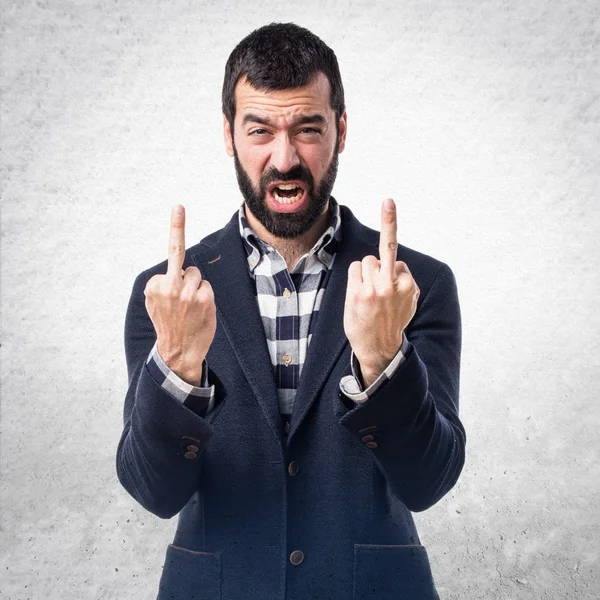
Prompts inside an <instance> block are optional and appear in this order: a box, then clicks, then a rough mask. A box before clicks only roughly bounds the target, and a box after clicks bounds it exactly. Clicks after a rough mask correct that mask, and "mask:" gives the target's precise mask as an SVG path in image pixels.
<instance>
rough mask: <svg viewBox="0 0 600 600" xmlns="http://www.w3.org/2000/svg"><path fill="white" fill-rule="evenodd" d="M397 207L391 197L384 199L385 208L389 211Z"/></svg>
mask: <svg viewBox="0 0 600 600" xmlns="http://www.w3.org/2000/svg"><path fill="white" fill-rule="evenodd" d="M395 208H396V205H395V204H394V201H393V200H392V199H391V198H386V199H385V200H384V201H383V210H387V211H389V212H391V211H393V210H394V209H395Z"/></svg>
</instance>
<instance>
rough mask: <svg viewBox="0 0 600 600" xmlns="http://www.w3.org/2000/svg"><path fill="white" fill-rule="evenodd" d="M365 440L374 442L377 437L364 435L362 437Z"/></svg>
mask: <svg viewBox="0 0 600 600" xmlns="http://www.w3.org/2000/svg"><path fill="white" fill-rule="evenodd" d="M360 439H361V440H362V441H363V442H365V443H366V442H372V441H373V440H374V439H375V438H374V437H373V436H372V435H363V437H361V438H360Z"/></svg>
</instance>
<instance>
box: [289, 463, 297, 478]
mask: <svg viewBox="0 0 600 600" xmlns="http://www.w3.org/2000/svg"><path fill="white" fill-rule="evenodd" d="M298 469H299V467H298V463H297V462H296V461H295V460H293V461H292V462H291V463H290V464H289V465H288V473H289V474H290V475H291V476H292V477H293V476H294V475H296V474H297V473H298Z"/></svg>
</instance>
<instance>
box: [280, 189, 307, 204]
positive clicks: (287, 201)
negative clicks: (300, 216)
mask: <svg viewBox="0 0 600 600" xmlns="http://www.w3.org/2000/svg"><path fill="white" fill-rule="evenodd" d="M293 187H295V186H293ZM303 193H304V192H303V191H302V190H300V189H299V190H298V193H297V194H296V195H295V196H290V197H289V198H283V197H282V196H280V195H279V194H278V193H277V188H275V189H274V190H273V197H274V198H275V200H277V202H279V203H280V204H293V203H294V202H298V200H300V198H302V194H303Z"/></svg>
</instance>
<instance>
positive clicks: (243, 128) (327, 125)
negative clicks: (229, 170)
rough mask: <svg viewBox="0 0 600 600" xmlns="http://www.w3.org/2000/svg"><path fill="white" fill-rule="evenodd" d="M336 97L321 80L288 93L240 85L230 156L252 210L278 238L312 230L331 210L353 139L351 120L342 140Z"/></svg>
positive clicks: (229, 139)
mask: <svg viewBox="0 0 600 600" xmlns="http://www.w3.org/2000/svg"><path fill="white" fill-rule="evenodd" d="M329 98H330V87H329V81H328V80H327V77H326V76H325V75H324V74H322V73H319V74H318V75H317V76H316V77H314V78H313V80H312V81H311V82H310V83H309V84H308V85H306V86H304V87H300V88H294V89H288V90H278V91H273V92H261V91H258V90H256V89H255V88H254V87H252V86H251V85H250V84H249V83H247V82H246V81H245V80H241V81H240V82H239V83H238V84H237V86H236V89H235V100H236V114H235V122H234V132H233V135H232V132H231V128H230V126H229V123H228V122H227V120H226V119H224V129H225V144H226V147H227V152H228V154H229V155H230V156H233V157H234V160H235V168H236V174H237V178H238V183H239V186H240V190H241V192H242V195H243V196H244V200H245V201H246V206H247V208H248V209H249V210H250V212H251V213H252V214H253V215H254V216H255V217H256V219H258V221H259V222H260V223H262V225H263V226H264V227H265V228H266V229H267V231H269V232H270V233H271V234H273V235H275V236H277V237H280V238H294V237H297V236H299V235H301V234H302V233H304V232H306V231H308V230H309V229H310V227H311V226H312V225H313V224H314V223H315V221H316V220H317V219H318V217H319V215H321V214H322V213H323V211H324V210H325V208H326V207H327V203H328V201H329V195H330V194H331V190H332V188H333V184H334V181H335V177H336V174H337V165H338V157H337V155H338V153H339V152H342V151H343V149H344V146H345V140H346V114H345V113H344V115H343V116H342V118H341V119H340V120H339V121H338V127H339V134H338V131H337V128H336V117H335V113H334V111H333V109H332V108H331V106H330V103H329Z"/></svg>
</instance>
